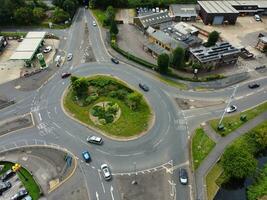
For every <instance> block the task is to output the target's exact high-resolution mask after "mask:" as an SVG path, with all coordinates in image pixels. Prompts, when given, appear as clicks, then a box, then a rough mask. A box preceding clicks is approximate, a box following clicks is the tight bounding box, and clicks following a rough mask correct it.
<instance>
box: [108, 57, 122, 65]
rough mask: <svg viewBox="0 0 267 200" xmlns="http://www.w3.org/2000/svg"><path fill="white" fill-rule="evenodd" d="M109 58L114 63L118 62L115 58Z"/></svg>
mask: <svg viewBox="0 0 267 200" xmlns="http://www.w3.org/2000/svg"><path fill="white" fill-rule="evenodd" d="M110 60H111V61H112V62H113V63H115V64H119V63H120V62H119V61H118V59H117V58H111V59H110Z"/></svg>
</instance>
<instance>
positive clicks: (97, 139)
mask: <svg viewBox="0 0 267 200" xmlns="http://www.w3.org/2000/svg"><path fill="white" fill-rule="evenodd" d="M86 141H87V142H89V143H93V144H102V143H103V140H102V138H101V137H97V136H94V135H92V136H88V137H87V139H86Z"/></svg>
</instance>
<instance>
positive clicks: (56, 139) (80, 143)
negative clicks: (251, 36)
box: [0, 8, 267, 200]
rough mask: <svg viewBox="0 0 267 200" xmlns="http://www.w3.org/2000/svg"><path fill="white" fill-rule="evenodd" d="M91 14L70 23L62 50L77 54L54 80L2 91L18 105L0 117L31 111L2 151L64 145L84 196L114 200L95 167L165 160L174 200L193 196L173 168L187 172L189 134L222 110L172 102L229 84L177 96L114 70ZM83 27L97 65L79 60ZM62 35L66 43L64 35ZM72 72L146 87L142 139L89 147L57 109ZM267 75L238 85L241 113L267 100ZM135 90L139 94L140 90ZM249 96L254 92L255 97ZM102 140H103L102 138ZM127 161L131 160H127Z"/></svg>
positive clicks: (131, 72) (136, 73)
mask: <svg viewBox="0 0 267 200" xmlns="http://www.w3.org/2000/svg"><path fill="white" fill-rule="evenodd" d="M92 21H93V17H92V15H91V14H90V12H88V11H86V10H85V9H83V8H81V9H79V10H78V12H77V14H76V16H75V18H74V20H73V24H72V26H71V27H70V29H69V32H68V34H67V36H64V38H63V40H65V41H64V45H62V49H63V50H64V51H65V52H67V53H68V52H72V53H73V55H74V57H73V60H72V61H70V62H65V63H64V65H63V66H62V68H60V69H59V70H58V71H57V72H56V73H55V74H54V76H52V77H51V78H50V79H49V81H48V82H47V83H45V84H44V85H42V86H41V87H40V88H39V89H37V90H33V91H28V92H26V91H25V92H22V91H19V90H16V89H15V88H14V85H12V84H11V83H7V84H4V85H1V86H0V91H1V93H4V94H6V95H8V98H10V99H15V100H16V102H17V103H16V104H14V105H12V106H10V107H7V108H5V109H3V110H1V113H0V120H2V119H6V118H8V117H11V116H14V115H20V114H24V113H27V112H32V113H33V115H34V119H35V124H36V126H35V127H33V128H30V129H27V130H21V131H17V132H16V133H12V134H9V135H6V136H3V137H1V140H0V146H1V147H2V148H7V145H11V146H12V145H18V144H19V143H20V142H23V143H29V144H31V143H38V142H39V143H40V144H53V145H59V146H60V147H63V148H66V149H68V150H69V151H71V152H72V153H73V154H74V155H76V156H77V158H78V161H79V162H78V163H79V166H80V168H81V169H82V173H83V174H84V177H85V181H86V186H87V190H88V194H89V199H106V200H109V199H110V200H114V199H115V200H119V199H121V195H120V194H119V191H118V187H117V185H116V184H115V182H114V181H110V182H106V181H104V180H103V178H102V176H101V174H100V172H99V168H100V165H101V164H103V163H107V164H108V165H109V166H110V167H111V170H112V173H113V175H114V176H115V177H116V176H119V175H121V174H125V173H134V171H135V166H134V163H136V170H137V171H145V170H147V169H152V168H155V167H158V166H164V164H166V163H171V164H172V165H173V169H174V170H173V171H171V172H170V173H171V181H172V183H174V184H175V190H176V194H179V195H177V196H176V199H177V200H178V199H179V200H188V199H191V197H192V195H193V194H192V192H190V188H192V187H193V185H192V181H190V186H189V187H184V186H182V185H181V184H179V182H178V174H177V171H178V170H177V169H178V168H179V167H182V166H183V167H188V165H189V155H188V137H189V136H190V133H191V132H192V130H193V129H194V128H195V127H196V126H198V125H199V123H201V122H203V121H206V120H207V119H210V118H214V117H219V116H220V115H221V113H222V111H223V109H224V105H221V106H214V107H209V108H205V109H191V110H188V111H183V110H180V109H179V108H178V106H177V105H176V104H175V102H174V98H175V97H182V98H188V99H209V100H214V101H215V100H224V101H226V100H227V99H228V97H229V96H230V95H231V94H232V91H233V87H229V88H226V89H221V90H216V91H212V92H193V91H180V90H178V89H176V88H173V87H170V86H167V85H165V84H163V83H161V82H159V81H158V80H157V79H156V78H155V77H153V75H151V74H149V73H146V72H144V71H142V70H140V69H137V68H134V67H131V66H129V65H127V64H124V63H121V64H119V65H115V64H112V63H111V62H110V56H109V54H108V52H107V50H106V48H105V46H104V44H103V39H102V37H101V34H100V29H99V27H98V26H93V25H92ZM85 23H87V28H88V31H89V40H88V41H89V44H88V45H90V46H92V47H93V54H94V57H95V60H96V62H90V63H81V62H80V61H81V60H82V58H83V56H84V49H83V48H82V47H83V46H84V43H85V42H86V41H85V40H84V27H86V26H85ZM65 37H66V38H65ZM65 71H71V72H72V74H74V75H77V76H89V75H90V76H91V75H94V74H110V75H113V76H116V77H118V78H120V79H122V80H123V81H125V82H127V83H128V84H130V85H131V86H132V87H134V88H136V89H137V90H139V88H138V83H140V82H142V83H146V84H147V85H148V86H149V87H150V92H148V93H144V92H143V94H144V96H145V98H147V100H148V102H149V103H150V105H151V107H152V109H153V111H154V113H155V116H156V117H155V124H154V126H153V127H152V128H151V129H150V130H149V132H148V133H147V134H146V135H144V136H143V137H141V138H139V139H136V140H133V141H128V142H119V141H115V140H111V139H109V138H106V137H104V141H105V143H104V145H102V146H96V145H88V143H86V141H85V138H86V137H87V136H88V135H99V134H98V133H96V132H95V131H93V130H90V129H88V128H86V127H84V126H82V125H81V124H79V123H77V122H75V121H73V120H72V119H70V118H69V117H68V116H66V115H65V113H64V112H63V110H62V108H61V98H62V95H63V92H64V91H65V90H66V88H67V87H68V86H69V80H68V79H64V80H62V79H61V77H60V74H61V73H62V72H65ZM266 80H267V78H266V77H265V78H262V79H261V80H259V81H258V82H260V83H261V85H262V86H261V88H259V89H257V90H253V91H252V90H248V88H247V83H243V84H240V86H239V87H238V89H237V91H236V95H235V100H234V103H235V104H236V105H237V106H238V110H239V111H241V110H244V109H247V108H249V107H252V106H254V105H256V104H258V103H261V102H263V101H265V100H266V86H267V81H266ZM140 92H142V91H141V90H140ZM252 92H253V93H252ZM102 137H103V136H102ZM84 150H89V152H90V153H91V156H92V162H91V163H90V164H86V163H84V162H83V160H82V156H81V152H82V151H84ZM129 158H130V159H129Z"/></svg>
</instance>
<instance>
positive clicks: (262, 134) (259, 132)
mask: <svg viewBox="0 0 267 200" xmlns="http://www.w3.org/2000/svg"><path fill="white" fill-rule="evenodd" d="M253 136H254V138H255V140H256V142H257V144H259V146H260V147H261V148H262V149H265V148H266V147H267V126H262V127H260V128H257V129H255V130H254V131H253Z"/></svg>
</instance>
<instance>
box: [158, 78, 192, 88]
mask: <svg viewBox="0 0 267 200" xmlns="http://www.w3.org/2000/svg"><path fill="white" fill-rule="evenodd" d="M157 78H158V79H159V80H160V81H162V82H164V83H166V84H168V85H170V86H173V87H176V88H178V89H180V90H187V89H188V87H187V85H186V84H184V83H180V82H176V81H173V80H170V79H167V78H165V77H163V76H160V75H158V76H157Z"/></svg>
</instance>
